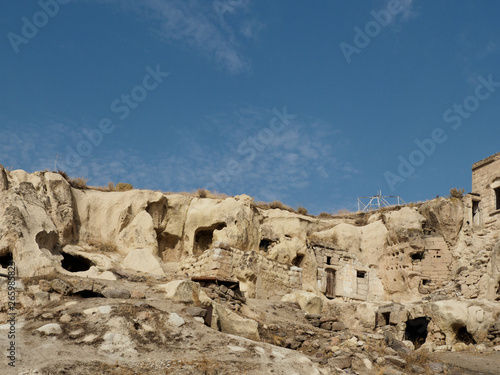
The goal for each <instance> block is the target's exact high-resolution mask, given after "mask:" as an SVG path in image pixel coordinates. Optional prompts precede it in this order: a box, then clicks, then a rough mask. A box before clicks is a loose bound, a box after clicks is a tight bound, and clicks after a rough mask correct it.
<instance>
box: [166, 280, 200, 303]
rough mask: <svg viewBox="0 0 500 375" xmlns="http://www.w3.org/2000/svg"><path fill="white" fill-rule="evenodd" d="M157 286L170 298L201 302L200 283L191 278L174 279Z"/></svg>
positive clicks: (180, 300)
mask: <svg viewBox="0 0 500 375" xmlns="http://www.w3.org/2000/svg"><path fill="white" fill-rule="evenodd" d="M157 288H159V289H161V290H163V291H164V292H165V296H166V297H167V298H169V299H173V300H175V301H179V302H184V303H199V302H200V284H198V283H195V282H194V281H191V280H174V281H171V282H169V283H167V284H163V285H158V286H157Z"/></svg>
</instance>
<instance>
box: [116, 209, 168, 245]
mask: <svg viewBox="0 0 500 375" xmlns="http://www.w3.org/2000/svg"><path fill="white" fill-rule="evenodd" d="M118 249H119V251H120V252H121V253H123V254H128V253H130V251H132V250H135V249H142V250H147V251H148V252H149V253H150V254H152V255H157V254H158V240H157V238H156V231H155V228H154V225H153V218H152V217H151V215H150V214H148V213H147V212H146V211H141V212H139V213H138V214H137V215H136V216H135V217H134V219H133V220H132V222H131V223H130V224H129V225H128V226H126V227H125V228H124V229H123V230H122V231H121V232H120V234H119V235H118Z"/></svg>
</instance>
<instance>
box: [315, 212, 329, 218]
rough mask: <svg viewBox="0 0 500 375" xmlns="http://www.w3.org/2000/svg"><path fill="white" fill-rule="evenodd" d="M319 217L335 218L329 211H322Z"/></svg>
mask: <svg viewBox="0 0 500 375" xmlns="http://www.w3.org/2000/svg"><path fill="white" fill-rule="evenodd" d="M318 217H319V218H320V219H332V218H333V215H332V214H330V213H328V212H321V213H320V214H319V215H318Z"/></svg>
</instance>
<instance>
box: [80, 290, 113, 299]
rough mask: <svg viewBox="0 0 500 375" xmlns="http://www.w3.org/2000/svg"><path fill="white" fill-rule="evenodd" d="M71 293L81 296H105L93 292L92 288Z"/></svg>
mask: <svg viewBox="0 0 500 375" xmlns="http://www.w3.org/2000/svg"><path fill="white" fill-rule="evenodd" d="M72 295H73V296H77V297H81V298H106V297H104V295H103V294H101V293H98V292H94V291H93V290H81V291H79V292H76V293H73V294H72Z"/></svg>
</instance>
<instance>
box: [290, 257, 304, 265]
mask: <svg viewBox="0 0 500 375" xmlns="http://www.w3.org/2000/svg"><path fill="white" fill-rule="evenodd" d="M303 260H304V255H299V254H297V256H296V257H295V259H294V260H293V262H292V264H293V265H294V266H295V267H302V262H303Z"/></svg>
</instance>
